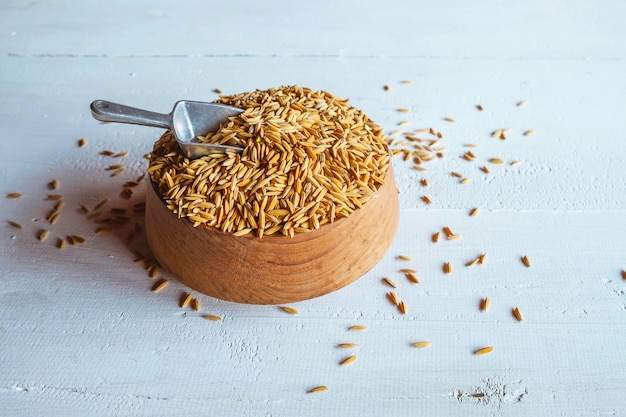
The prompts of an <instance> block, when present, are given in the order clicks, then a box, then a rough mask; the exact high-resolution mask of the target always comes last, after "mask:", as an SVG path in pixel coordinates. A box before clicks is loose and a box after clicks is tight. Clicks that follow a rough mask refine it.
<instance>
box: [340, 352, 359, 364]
mask: <svg viewBox="0 0 626 417" xmlns="http://www.w3.org/2000/svg"><path fill="white" fill-rule="evenodd" d="M354 361H356V355H352V356H348V357H347V358H345V359H344V360H342V361H341V362H340V363H339V364H340V365H341V366H345V365H350V364H351V363H354Z"/></svg>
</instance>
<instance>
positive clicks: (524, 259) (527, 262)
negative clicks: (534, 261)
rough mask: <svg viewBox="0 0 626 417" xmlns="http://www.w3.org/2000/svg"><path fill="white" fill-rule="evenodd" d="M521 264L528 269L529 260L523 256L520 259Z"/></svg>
mask: <svg viewBox="0 0 626 417" xmlns="http://www.w3.org/2000/svg"><path fill="white" fill-rule="evenodd" d="M521 260H522V263H523V264H524V265H525V266H526V267H527V268H530V259H528V256H526V255H524V256H522V258H521Z"/></svg>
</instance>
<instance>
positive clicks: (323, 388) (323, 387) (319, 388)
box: [307, 385, 328, 394]
mask: <svg viewBox="0 0 626 417" xmlns="http://www.w3.org/2000/svg"><path fill="white" fill-rule="evenodd" d="M323 391H328V387H327V386H326V385H318V386H317V387H313V388H311V389H310V390H308V391H307V394H313V393H316V392H323Z"/></svg>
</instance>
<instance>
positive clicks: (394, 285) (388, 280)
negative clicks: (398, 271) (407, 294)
mask: <svg viewBox="0 0 626 417" xmlns="http://www.w3.org/2000/svg"><path fill="white" fill-rule="evenodd" d="M383 282H384V283H385V284H387V285H389V286H390V287H391V288H396V283H395V282H393V281H392V280H391V279H390V278H387V277H385V278H383Z"/></svg>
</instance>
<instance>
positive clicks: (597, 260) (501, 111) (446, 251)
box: [0, 1, 626, 416]
mask: <svg viewBox="0 0 626 417" xmlns="http://www.w3.org/2000/svg"><path fill="white" fill-rule="evenodd" d="M181 5H182V6H188V7H189V9H190V10H192V12H185V11H184V10H185V8H184V7H178V6H177V5H169V4H167V3H165V2H162V3H161V2H133V4H132V6H131V5H127V4H125V3H124V2H107V3H106V4H99V3H96V2H80V3H76V2H69V1H67V2H64V1H52V2H47V3H32V4H31V3H25V2H19V1H16V2H7V3H5V4H3V5H0V22H1V23H2V27H3V31H2V34H0V39H2V42H0V51H1V52H2V54H1V56H0V95H1V96H2V97H3V100H2V104H0V124H1V125H2V126H3V128H4V134H3V138H2V139H1V140H0V152H2V154H3V155H4V156H5V162H4V163H3V164H1V165H0V193H2V194H1V195H2V198H0V212H1V213H2V224H0V283H1V284H2V285H1V286H0V311H1V313H0V410H2V413H0V414H2V415H11V416H22V415H23V416H34V415H63V416H73V415H76V416H79V415H80V416H83V415H93V416H113V415H115V416H123V415H127V416H172V415H188V414H191V413H193V414H197V415H243V416H247V415H250V416H258V415H268V416H269V415H271V416H293V415H301V416H317V415H339V414H343V415H363V416H370V415H371V416H378V415H400V416H403V415H406V416H409V415H416V414H429V415H459V416H473V415H476V416H478V415H481V416H482V415H506V416H528V415H557V416H577V415H580V416H590V415H592V416H601V415H617V416H623V415H626V401H624V399H623V392H624V389H625V388H626V376H625V374H624V371H623V370H624V369H626V357H625V355H624V345H625V343H626V331H625V330H624V329H625V325H626V281H624V280H623V279H622V278H621V276H620V273H621V271H622V270H625V269H626V253H625V251H624V248H626V236H625V234H624V231H625V230H626V170H624V166H626V156H625V155H626V153H625V146H624V141H623V140H622V138H621V131H622V128H621V125H620V123H621V119H622V110H621V109H622V104H621V103H622V101H623V97H624V96H625V93H626V63H625V61H624V56H625V55H624V54H625V53H626V51H625V50H624V48H625V46H624V43H623V42H620V41H619V40H620V39H622V38H623V36H624V34H625V33H624V30H623V28H622V26H621V20H623V17H624V14H625V12H626V7H625V6H624V5H623V3H620V2H617V1H601V2H594V4H593V5H591V4H590V3H588V2H584V1H573V2H559V1H557V2H550V3H548V4H545V2H526V3H519V4H504V3H501V2H496V1H489V2H484V3H481V4H470V3H467V4H465V3H464V2H458V1H444V2H437V4H430V3H425V2H416V3H415V4H413V5H408V3H405V2H393V1H392V2H386V3H385V4H382V3H378V2H365V3H362V2H352V1H350V2H341V3H340V2H313V3H309V4H301V5H298V6H296V5H295V3H294V4H291V3H287V2H268V3H258V4H255V3H252V2H237V3H225V2H182V3H181ZM186 19H188V20H186ZM183 22H184V23H183ZM303 27H304V28H308V30H306V31H304V34H303V35H301V36H296V35H294V34H295V33H298V32H302V29H303ZM96 28H98V29H99V30H96ZM402 80H411V81H412V83H410V84H403V83H401V81H402ZM284 84H299V85H303V86H309V87H312V88H319V89H324V90H327V91H330V92H332V93H333V94H336V95H338V96H341V97H346V98H350V103H351V104H352V105H354V106H356V107H359V108H362V109H363V110H365V111H366V113H367V114H368V115H369V116H370V117H371V118H372V119H374V120H376V121H377V122H378V123H379V124H381V126H383V127H384V128H385V130H386V131H387V132H388V134H391V133H392V132H394V131H395V130H400V131H406V130H414V129H418V128H430V127H432V128H433V129H434V130H436V131H439V132H441V133H442V134H443V138H442V139H441V141H440V146H442V147H445V148H446V149H445V151H443V152H444V154H445V155H444V157H443V158H438V159H437V160H434V161H430V162H427V163H425V164H424V165H423V166H424V167H426V168H427V169H426V171H417V170H415V169H414V164H413V163H412V162H410V161H403V160H402V159H401V158H395V159H394V169H395V173H396V178H397V182H398V186H399V189H400V191H401V193H400V204H401V207H402V212H401V224H400V229H399V233H398V235H397V237H396V240H395V242H394V244H393V246H392V248H391V249H390V251H389V253H388V254H387V255H386V257H385V258H384V259H383V260H382V261H381V262H380V263H379V264H378V265H377V266H376V267H375V268H374V269H373V270H371V271H370V272H369V273H367V274H366V275H365V276H363V277H362V278H361V279H360V280H358V281H357V282H355V283H354V284H352V285H350V286H348V287H346V288H344V289H342V290H340V291H337V292H335V293H333V294H330V295H327V296H324V297H321V298H318V299H314V300H310V301H305V302H302V303H297V304H294V305H293V306H292V307H295V308H297V309H298V310H299V312H300V314H298V315H289V314H287V313H285V312H284V311H281V310H280V309H278V308H277V307H276V306H254V305H242V304H234V303H227V302H224V301H220V300H216V299H212V298H210V297H206V296H202V295H199V294H198V298H199V300H200V301H201V304H202V308H201V311H199V312H195V311H193V310H191V309H188V308H187V309H181V308H180V307H179V301H180V297H181V295H182V294H184V293H186V292H187V291H188V289H187V288H186V287H185V286H183V285H182V284H179V283H178V282H176V280H175V278H174V277H172V276H170V275H169V274H168V273H167V272H166V271H160V275H159V277H158V278H157V279H162V278H166V279H171V282H170V284H169V285H168V287H167V288H166V289H165V290H163V291H162V292H159V293H153V292H151V291H150V290H151V288H152V287H153V285H154V283H155V280H154V279H151V278H150V277H149V276H148V274H147V272H146V271H145V269H144V268H143V266H142V264H141V263H136V262H133V260H134V259H135V258H136V254H135V253H134V251H139V252H141V253H142V254H144V255H146V256H149V252H148V250H147V248H146V244H145V239H144V237H143V236H142V232H141V230H140V231H139V232H137V238H136V239H135V240H134V241H133V243H131V244H129V243H127V240H126V238H127V235H128V233H129V232H130V229H131V228H132V227H134V226H132V227H131V228H127V229H123V230H119V229H118V230H115V231H113V232H111V233H108V234H97V233H96V232H95V230H96V229H97V228H98V227H100V225H98V224H95V223H94V222H93V221H92V220H89V219H88V218H87V215H86V214H85V213H82V212H81V210H80V209H79V207H80V205H81V204H84V205H87V206H89V207H91V208H93V207H94V206H95V205H96V204H97V203H98V202H100V201H102V200H103V199H104V198H108V199H109V202H108V203H107V205H106V207H108V208H110V207H123V208H128V209H130V210H131V212H132V208H133V205H134V204H138V203H141V202H142V201H143V198H144V195H145V194H144V189H143V188H142V187H137V188H135V189H134V193H133V196H132V198H131V199H130V200H125V199H123V198H121V197H120V196H119V193H120V190H121V187H122V185H123V184H124V183H125V182H126V181H129V180H133V179H136V178H137V177H139V176H140V175H141V174H142V173H143V171H144V170H145V168H146V166H147V162H146V161H145V160H144V159H143V155H144V154H145V153H146V152H148V151H149V150H150V148H151V146H152V143H153V142H154V140H156V139H157V138H158V136H159V134H160V131H159V130H158V129H153V128H145V127H135V126H125V125H115V124H107V125H104V124H99V123H98V122H96V121H94V120H93V119H92V118H91V115H90V114H89V108H88V105H89V103H90V102H91V100H93V99H96V98H104V99H109V100H113V101H120V102H124V103H128V104H131V105H136V106H143V107H146V108H149V109H153V110H155V111H162V112H167V111H169V109H170V108H171V106H172V104H173V103H174V102H175V101H176V100H178V99H181V98H185V99H195V100H205V101H206V100H213V99H215V98H217V95H216V94H215V93H214V92H212V90H213V89H215V88H220V89H222V90H223V91H224V92H225V93H237V92H242V91H248V90H251V89H255V88H267V87H271V86H279V85H284ZM384 85H389V86H390V90H389V91H385V90H384V89H383V86H384ZM523 100H525V101H527V105H526V106H523V107H521V106H518V103H519V102H520V101H523ZM477 104H481V105H482V106H483V107H484V110H483V111H479V110H477V109H476V107H475V106H476V105H477ZM397 108H409V109H410V110H411V111H410V112H409V113H399V112H397V111H396V109H397ZM445 117H453V118H454V119H455V120H456V122H454V123H451V122H447V121H445V120H444V118H445ZM404 120H408V121H409V122H410V123H409V124H408V125H405V126H399V123H400V122H402V121H404ZM501 128H511V129H512V130H511V132H510V133H507V135H506V136H507V139H506V140H500V139H498V138H494V137H492V136H491V133H492V131H494V130H496V129H501ZM529 129H533V130H534V131H535V134H534V135H532V136H524V135H523V132H525V131H527V130H529ZM82 137H84V138H86V139H87V140H88V143H87V145H86V146H85V147H82V148H81V147H78V146H77V141H78V139H80V138H82ZM392 137H398V138H400V137H401V135H399V134H395V135H392ZM468 143H475V144H477V145H478V147H476V148H467V147H466V146H465V145H467V144H468ZM104 149H110V150H113V151H115V152H120V151H129V154H128V155H127V156H124V157H120V158H112V157H107V156H103V155H101V154H100V151H102V150H104ZM468 149H471V150H472V152H474V153H475V154H476V159H475V160H474V161H472V162H470V161H466V160H464V159H462V158H461V156H462V155H463V153H464V152H466V151H467V150H468ZM494 157H499V158H502V159H503V160H504V161H505V163H504V164H501V165H495V164H490V163H489V162H488V160H489V159H490V158H494ZM516 160H519V161H521V163H520V164H519V165H511V162H512V161H516ZM114 163H123V164H124V165H125V167H126V171H125V172H124V173H122V174H121V175H119V176H115V177H111V176H110V174H111V172H110V171H107V170H106V169H105V168H106V167H107V166H109V165H111V164H114ZM482 166H488V167H489V168H490V171H491V173H490V174H486V173H484V172H483V171H481V170H480V167H482ZM453 171H454V172H459V173H461V174H462V175H463V177H467V178H470V182H469V183H467V184H461V183H460V179H459V178H456V177H454V176H453V175H451V172H453ZM423 178H426V179H428V181H429V185H428V186H427V187H424V186H422V185H420V180H421V179H423ZM52 179H57V180H58V182H59V188H58V189H57V190H50V189H49V188H48V187H47V184H48V182H50V181H51V180H52ZM11 192H20V193H23V194H24V195H23V196H22V197H21V198H19V199H10V198H5V195H6V194H8V193H11ZM53 193H58V194H61V195H62V200H63V201H64V203H65V206H64V207H63V209H62V210H61V211H60V217H59V221H58V222H57V223H55V224H48V222H47V221H46V220H45V217H46V216H47V214H48V213H49V211H50V210H51V209H52V208H53V206H54V204H55V203H56V202H57V201H56V200H47V199H46V196H47V195H49V194H53ZM423 195H428V196H429V197H430V198H431V199H432V200H433V204H430V205H428V204H425V203H424V201H423V200H422V199H421V197H422V196H423ZM474 207H480V213H479V214H478V215H477V216H475V217H471V216H469V214H468V213H469V211H470V210H471V209H472V208H474ZM131 217H132V219H133V225H134V222H136V223H137V224H139V225H141V224H142V218H141V215H140V214H137V215H135V214H132V215H131ZM8 221H13V222H17V223H19V224H21V225H22V229H19V230H18V229H16V228H15V227H13V226H11V225H10V224H9V223H8ZM445 226H448V227H450V228H451V229H452V230H453V231H454V232H456V233H459V234H461V235H462V236H461V238H460V239H457V240H452V241H448V240H445V239H443V238H442V239H441V240H440V241H439V242H438V243H436V244H435V243H433V242H432V241H431V235H432V234H433V233H435V232H437V231H440V232H441V230H442V228H443V227H445ZM44 228H45V229H49V230H50V236H49V237H48V239H47V240H45V241H43V242H41V241H39V240H38V239H37V235H38V233H39V232H40V230H42V229H44ZM68 235H79V236H83V237H85V239H86V241H85V242H84V243H82V244H78V245H76V246H72V245H68V246H67V247H66V248H65V249H64V250H60V249H58V248H57V247H56V245H57V239H58V238H61V237H66V236H68ZM483 253H486V254H487V258H486V262H485V263H484V264H483V265H474V266H471V267H466V266H464V264H465V263H466V262H468V261H471V260H472V259H474V258H475V257H477V256H479V255H481V254H483ZM398 255H408V256H410V257H411V258H412V260H411V261H401V260H398V259H397V256H398ZM524 255H526V256H528V258H529V259H530V260H531V262H532V266H531V267H530V268H527V267H525V266H524V265H523V263H522V262H521V260H520V258H521V257H522V256H524ZM445 262H450V263H451V264H452V265H453V272H452V273H451V274H446V273H444V272H443V270H442V267H443V264H444V263H445ZM401 268H414V269H416V270H417V271H418V272H417V276H418V278H419V280H420V283H419V284H417V285H416V284H412V283H410V282H409V281H407V280H406V278H405V277H404V275H403V274H402V273H401V272H400V271H399V270H400V269H401ZM383 277H389V278H391V279H393V280H394V281H395V282H396V283H397V288H396V289H395V290H394V291H395V292H396V293H397V294H398V296H399V297H400V298H401V299H402V300H405V301H406V304H407V306H408V310H409V311H408V314H406V315H402V314H400V313H399V312H398V310H397V308H395V307H394V306H393V305H392V304H391V303H390V302H389V301H388V300H387V299H386V297H385V294H386V293H387V292H388V291H390V290H391V288H389V287H388V286H386V285H385V284H384V283H383V282H382V281H381V280H382V278H383ZM484 297H489V298H490V299H491V303H492V304H491V308H490V309H489V311H487V312H482V311H480V310H479V303H480V300H481V299H482V298H484ZM515 307H519V309H520V311H521V312H522V313H523V316H524V320H523V321H522V322H518V321H517V320H516V319H515V318H514V317H513V315H512V313H511V311H512V309H513V308H515ZM201 314H215V315H219V316H220V317H222V319H223V320H222V321H221V322H213V321H209V320H206V319H203V318H201V317H200V316H201ZM356 324H362V325H366V326H367V327H368V329H367V330H366V331H362V332H355V331H348V330H347V328H348V327H349V326H351V325H356ZM421 340H425V341H431V342H432V345H431V346H430V347H429V348H425V349H418V348H414V347H412V346H411V343H412V342H415V341H421ZM344 342H352V343H358V344H359V347H357V348H355V349H341V348H337V347H336V345H337V344H338V343H344ZM483 346H493V347H494V351H493V352H492V353H490V354H488V355H483V356H476V355H474V354H473V352H474V351H475V350H476V349H478V348H480V347H483ZM352 354H356V355H357V361H356V362H355V363H353V364H351V365H349V366H340V365H339V363H340V361H342V360H343V359H344V358H346V357H347V356H350V355H352ZM317 385H327V386H328V388H329V390H328V391H327V392H320V393H315V394H307V391H308V390H309V389H311V388H313V387H315V386H317Z"/></svg>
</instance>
